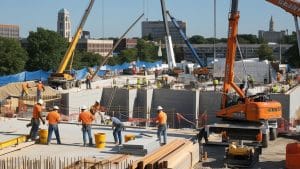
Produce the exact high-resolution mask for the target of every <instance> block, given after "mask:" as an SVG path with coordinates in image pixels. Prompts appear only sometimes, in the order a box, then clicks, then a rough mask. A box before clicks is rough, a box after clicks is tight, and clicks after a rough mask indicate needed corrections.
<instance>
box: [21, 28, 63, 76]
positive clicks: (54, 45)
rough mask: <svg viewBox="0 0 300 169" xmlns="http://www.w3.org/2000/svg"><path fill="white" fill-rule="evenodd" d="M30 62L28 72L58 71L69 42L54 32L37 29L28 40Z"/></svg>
mask: <svg viewBox="0 0 300 169" xmlns="http://www.w3.org/2000/svg"><path fill="white" fill-rule="evenodd" d="M27 41H28V47H27V52H28V55H29V60H28V61H27V63H26V69H27V70H30V71H32V70H38V69H43V70H46V71H48V70H51V69H53V70H56V69H57V67H58V65H59V63H60V61H61V60H62V58H63V56H64V54H65V52H66V50H67V44H68V43H67V41H66V39H64V38H63V37H61V36H60V35H59V34H57V33H56V32H54V31H50V30H46V29H43V28H37V31H36V32H29V36H28V38H27Z"/></svg>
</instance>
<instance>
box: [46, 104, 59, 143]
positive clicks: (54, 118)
mask: <svg viewBox="0 0 300 169" xmlns="http://www.w3.org/2000/svg"><path fill="white" fill-rule="evenodd" d="M58 110H59V107H58V106H53V111H50V112H49V113H48V115H47V117H46V119H47V120H48V123H49V127H48V142H47V144H48V145H49V144H50V142H51V138H52V133H53V131H54V134H55V137H56V141H57V144H61V141H60V137H59V131H58V122H59V121H60V114H59V113H58Z"/></svg>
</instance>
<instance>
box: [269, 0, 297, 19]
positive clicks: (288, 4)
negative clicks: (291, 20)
mask: <svg viewBox="0 0 300 169" xmlns="http://www.w3.org/2000/svg"><path fill="white" fill-rule="evenodd" d="M266 1H268V2H270V3H272V4H274V5H276V6H279V7H281V8H282V9H284V10H285V11H287V12H289V13H291V14H293V15H296V16H300V3H299V2H297V1H294V0H266Z"/></svg>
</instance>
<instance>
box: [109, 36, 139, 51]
mask: <svg viewBox="0 0 300 169" xmlns="http://www.w3.org/2000/svg"><path fill="white" fill-rule="evenodd" d="M115 43H117V41H114V44H115ZM136 45H137V39H133V38H123V39H122V40H121V42H120V44H119V45H118V46H117V47H116V49H115V51H114V52H116V53H120V52H121V51H122V50H125V49H130V48H135V47H136Z"/></svg>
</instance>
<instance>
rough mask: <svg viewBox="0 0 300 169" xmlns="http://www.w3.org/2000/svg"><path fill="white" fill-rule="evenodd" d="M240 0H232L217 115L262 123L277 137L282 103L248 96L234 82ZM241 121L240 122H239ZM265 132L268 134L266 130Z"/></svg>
mask: <svg viewBox="0 0 300 169" xmlns="http://www.w3.org/2000/svg"><path fill="white" fill-rule="evenodd" d="M238 20H239V12H238V0H232V6H231V12H230V17H229V29H228V41H227V55H226V64H225V76H224V84H223V94H222V103H221V110H220V111H219V112H217V117H220V118H222V119H229V120H236V121H237V120H238V121H239V120H242V121H248V122H255V123H258V124H262V125H264V126H265V127H266V129H269V128H270V129H271V132H272V133H271V135H272V137H276V136H275V135H276V133H274V132H275V131H276V128H277V119H279V118H281V115H282V111H281V104H280V103H279V102H277V101H271V100H270V99H269V98H268V97H267V96H266V95H265V94H257V95H253V96H251V97H250V96H246V94H245V91H242V90H241V89H240V88H239V87H238V86H237V85H236V84H235V83H234V62H235V56H236V48H237V32H238ZM230 89H234V91H235V92H236V93H237V94H238V96H239V98H238V99H237V100H233V99H230V98H229V92H230ZM239 123H240V122H239ZM264 134H267V133H265V132H264Z"/></svg>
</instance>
